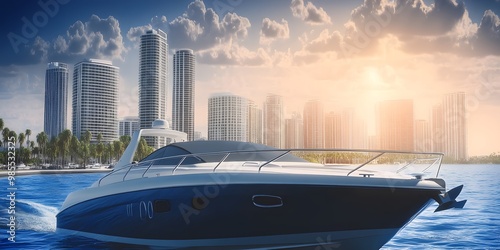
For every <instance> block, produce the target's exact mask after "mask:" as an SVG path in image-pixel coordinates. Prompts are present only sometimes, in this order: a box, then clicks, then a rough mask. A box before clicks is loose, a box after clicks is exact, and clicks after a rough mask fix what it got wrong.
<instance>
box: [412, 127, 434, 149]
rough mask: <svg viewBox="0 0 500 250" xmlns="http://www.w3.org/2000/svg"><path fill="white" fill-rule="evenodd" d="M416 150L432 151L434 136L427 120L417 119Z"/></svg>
mask: <svg viewBox="0 0 500 250" xmlns="http://www.w3.org/2000/svg"><path fill="white" fill-rule="evenodd" d="M414 147H415V151H420V152H431V151H432V138H431V129H430V126H429V122H428V121H426V120H416V121H415V146H414Z"/></svg>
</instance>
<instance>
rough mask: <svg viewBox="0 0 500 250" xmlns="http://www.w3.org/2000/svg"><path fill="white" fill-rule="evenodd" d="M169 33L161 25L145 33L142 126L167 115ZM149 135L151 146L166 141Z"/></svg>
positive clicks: (141, 60)
mask: <svg viewBox="0 0 500 250" xmlns="http://www.w3.org/2000/svg"><path fill="white" fill-rule="evenodd" d="M167 60H168V45H167V34H166V33H165V32H163V31H161V30H160V29H158V30H149V31H147V32H146V34H144V35H142V36H141V44H140V49H139V119H140V128H150V127H151V125H152V122H153V121H154V120H156V119H166V111H167ZM158 139H159V138H152V137H148V138H146V141H147V142H148V144H149V145H150V146H154V147H158V146H159V145H161V144H165V142H159V141H158Z"/></svg>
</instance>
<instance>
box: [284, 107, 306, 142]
mask: <svg viewBox="0 0 500 250" xmlns="http://www.w3.org/2000/svg"><path fill="white" fill-rule="evenodd" d="M285 135H286V136H285V148H304V125H303V121H302V116H301V115H300V114H299V113H293V114H292V117H291V118H288V119H286V120H285Z"/></svg>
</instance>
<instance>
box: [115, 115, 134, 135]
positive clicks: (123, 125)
mask: <svg viewBox="0 0 500 250" xmlns="http://www.w3.org/2000/svg"><path fill="white" fill-rule="evenodd" d="M118 127H119V128H118V135H119V136H123V135H128V136H132V135H133V134H134V132H135V131H137V130H139V117H136V116H128V117H125V118H124V119H122V120H120V122H119V126H118Z"/></svg>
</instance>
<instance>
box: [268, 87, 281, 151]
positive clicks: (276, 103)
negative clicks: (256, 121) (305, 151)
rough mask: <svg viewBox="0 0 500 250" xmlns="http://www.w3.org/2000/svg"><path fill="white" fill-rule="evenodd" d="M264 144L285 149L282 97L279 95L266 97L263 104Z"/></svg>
mask: <svg viewBox="0 0 500 250" xmlns="http://www.w3.org/2000/svg"><path fill="white" fill-rule="evenodd" d="M264 144H266V145H268V146H271V147H275V148H283V147H285V117H284V107H283V97H281V96H279V95H268V96H267V97H266V100H265V102H264Z"/></svg>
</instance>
